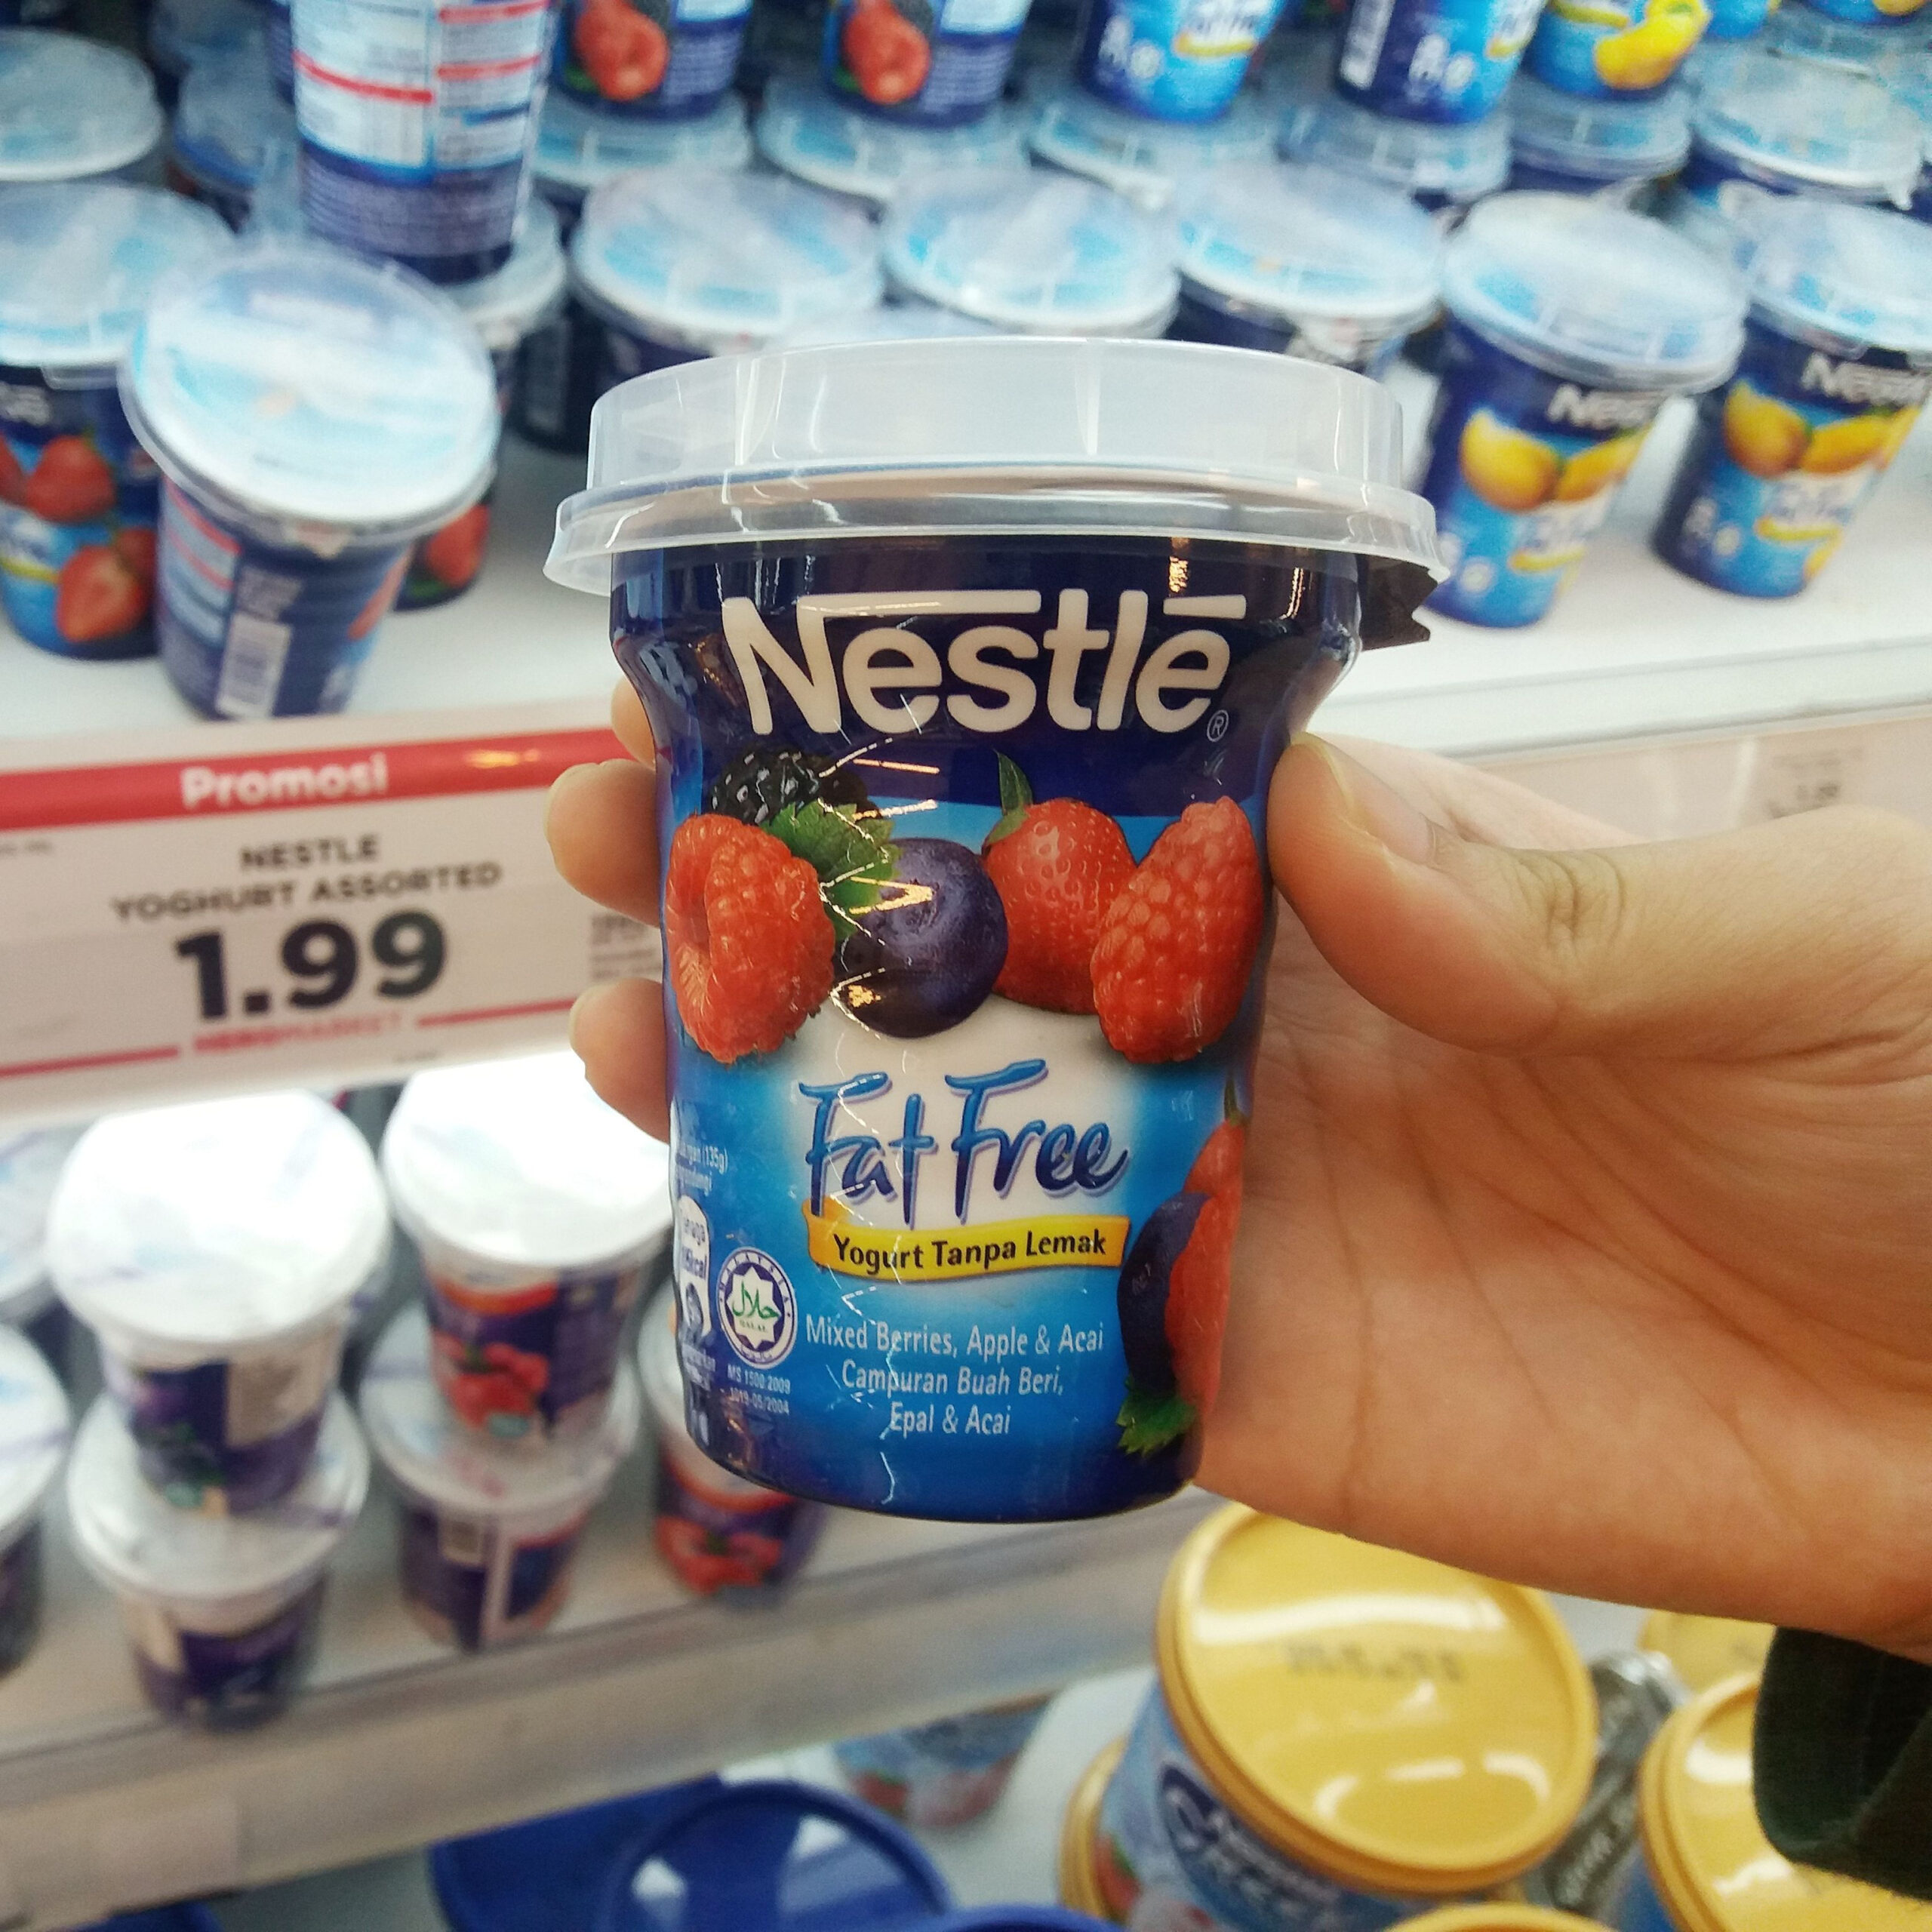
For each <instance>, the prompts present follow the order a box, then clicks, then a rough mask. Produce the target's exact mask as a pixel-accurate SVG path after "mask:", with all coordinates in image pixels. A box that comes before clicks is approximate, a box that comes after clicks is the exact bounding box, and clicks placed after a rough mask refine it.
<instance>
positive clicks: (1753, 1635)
mask: <svg viewBox="0 0 1932 1932" xmlns="http://www.w3.org/2000/svg"><path fill="white" fill-rule="evenodd" d="M1776 1634H1777V1633H1776V1632H1774V1630H1773V1629H1772V1628H1771V1626H1770V1625H1769V1624H1768V1623H1739V1622H1738V1621H1737V1620H1736V1619H1735V1618H1733V1617H1683V1616H1679V1615H1678V1614H1677V1613H1676V1612H1675V1611H1669V1610H1659V1611H1652V1612H1651V1616H1650V1617H1649V1619H1648V1620H1647V1622H1646V1623H1644V1630H1643V1634H1642V1635H1641V1636H1640V1637H1639V1638H1638V1639H1637V1646H1638V1649H1640V1650H1645V1651H1653V1652H1654V1653H1655V1654H1657V1656H1659V1657H1662V1658H1663V1659H1664V1660H1665V1661H1666V1663H1669V1666H1670V1667H1671V1669H1673V1670H1674V1671H1675V1672H1676V1673H1677V1675H1678V1681H1679V1682H1680V1683H1681V1684H1682V1685H1683V1686H1684V1689H1685V1690H1687V1691H1689V1692H1690V1694H1691V1695H1692V1696H1693V1697H1696V1696H1697V1694H1699V1693H1700V1692H1701V1691H1705V1690H1709V1688H1710V1687H1711V1686H1712V1684H1721V1683H1722V1682H1723V1681H1724V1679H1725V1678H1727V1677H1737V1676H1739V1675H1745V1674H1749V1675H1751V1676H1753V1677H1755V1676H1756V1675H1757V1674H1758V1672H1760V1671H1761V1670H1762V1669H1764V1656H1765V1653H1766V1652H1767V1651H1769V1650H1770V1647H1771V1638H1773V1636H1774V1635H1776Z"/></svg>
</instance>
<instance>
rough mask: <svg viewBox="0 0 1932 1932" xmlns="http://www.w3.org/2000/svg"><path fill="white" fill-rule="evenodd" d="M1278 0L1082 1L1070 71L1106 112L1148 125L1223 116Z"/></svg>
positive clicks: (1270, 26)
mask: <svg viewBox="0 0 1932 1932" xmlns="http://www.w3.org/2000/svg"><path fill="white" fill-rule="evenodd" d="M1281 4H1282V0H1088V8H1087V11H1086V15H1085V23H1084V28H1083V30H1082V32H1081V39H1080V46H1079V49H1078V52H1077V53H1076V54H1075V57H1074V71H1075V73H1076V74H1077V75H1078V77H1079V78H1080V81H1081V85H1084V87H1085V88H1087V90H1088V92H1089V93H1091V94H1097V95H1098V96H1099V97H1100V99H1101V100H1104V101H1106V102H1107V103H1109V106H1114V107H1118V108H1121V109H1124V111H1125V112H1128V113H1130V114H1140V115H1146V117H1147V118H1149V120H1153V121H1214V120H1218V119H1219V118H1220V116H1221V115H1223V114H1224V113H1226V112H1227V109H1228V107H1229V104H1230V103H1232V101H1233V100H1234V97H1235V94H1237V93H1238V92H1239V91H1240V88H1241V82H1242V81H1243V80H1244V79H1245V78H1247V63H1248V61H1249V60H1250V59H1251V57H1253V55H1254V50H1255V49H1256V48H1257V47H1259V46H1260V45H1261V43H1262V42H1263V41H1264V40H1266V38H1268V35H1269V32H1271V31H1272V29H1273V27H1274V25H1275V20H1277V19H1278V17H1279V16H1280V14H1281Z"/></svg>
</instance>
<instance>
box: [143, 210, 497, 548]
mask: <svg viewBox="0 0 1932 1932" xmlns="http://www.w3.org/2000/svg"><path fill="white" fill-rule="evenodd" d="M121 395H122V401H124V402H125V404H126V405H127V407H128V414H129V415H130V416H131V417H132V418H133V420H134V426H135V429H136V430H137V432H138V433H139V435H140V438H141V441H143V443H145V444H146V445H147V447H148V449H149V451H150V452H151V453H152V454H153V456H154V458H155V461H156V462H158V463H159V464H160V465H161V466H162V469H165V470H166V471H168V472H169V474H170V475H174V477H175V478H177V481H180V482H182V483H183V484H184V485H187V486H188V487H189V488H192V489H194V490H195V491H198V493H200V494H204V495H208V496H212V497H215V498H217V500H220V501H221V502H222V503H224V504H226V505H228V506H232V508H233V509H234V510H235V512H236V513H237V514H238V515H240V516H242V517H243V518H249V519H251V520H255V521H266V522H271V523H273V524H275V525H278V526H281V527H284V528H288V530H289V533H290V537H291V540H295V541H298V542H306V543H309V546H310V547H312V548H326V546H328V544H329V543H331V541H333V542H334V543H335V544H336V545H337V547H340V543H342V542H343V541H349V540H354V539H355V537H361V538H362V539H364V540H368V541H372V542H374V541H380V542H394V541H398V540H401V538H403V537H408V536H410V535H413V534H420V532H421V531H424V530H433V529H435V528H437V526H438V525H439V524H441V523H442V522H444V521H446V520H447V519H448V518H449V517H450V516H451V515H454V513H455V512H457V510H459V509H461V508H463V506H464V505H465V504H466V503H469V501H471V500H473V498H474V497H475V496H476V495H477V494H478V492H479V491H481V488H482V487H483V485H484V482H485V479H486V478H488V475H489V473H490V467H491V462H492V461H493V460H494V454H495V451H496V445H497V430H498V423H497V380H496V376H495V374H494V371H492V370H491V367H490V361H489V358H488V356H486V355H485V354H484V352H483V349H482V346H481V343H479V342H478V340H477V338H476V334H475V331H474V330H473V329H472V328H470V327H469V325H468V324H467V323H466V322H465V321H463V318H462V316H461V315H460V312H458V311H457V309H455V308H454V306H453V305H452V304H451V303H449V302H448V300H445V298H444V297H442V296H441V295H439V294H438V293H437V292H436V291H435V290H434V289H432V288H430V287H429V285H428V284H427V283H426V282H424V281H418V280H417V278H416V277H415V276H414V275H411V274H409V273H408V272H407V271H406V270H405V269H399V268H397V267H395V266H392V265H390V264H387V263H383V264H380V265H379V264H377V263H372V262H368V261H365V260H361V258H359V257H356V256H354V255H351V254H348V253H347V252H346V251H344V250H342V249H340V248H331V247H329V246H328V245H326V244H325V243H322V242H292V241H283V240H279V239H269V240H264V241H261V242H251V243H248V244H246V245H244V246H243V247H242V248H239V249H238V250H237V251H236V252H235V254H234V256H233V257H232V258H231V259H230V260H229V261H227V262H226V263H223V264H222V265H220V266H219V267H217V268H216V269H214V270H212V271H211V272H205V273H203V274H201V275H192V276H189V277H186V278H182V279H180V280H179V281H177V282H176V283H175V284H174V285H173V286H171V288H169V289H168V290H167V291H165V293H164V294H162V296H161V297H158V299H157V300H156V301H155V303H154V305H153V306H152V307H151V308H150V309H149V310H148V312H147V314H146V315H145V316H144V317H143V319H142V321H141V325H140V329H139V330H138V331H137V333H136V334H135V337H134V343H133V346H132V347H131V349H130V350H129V352H128V360H127V361H126V363H125V365H124V366H123V367H122V371H121ZM318 526H319V528H317V527H318Z"/></svg>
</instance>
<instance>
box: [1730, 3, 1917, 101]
mask: <svg viewBox="0 0 1932 1932" xmlns="http://www.w3.org/2000/svg"><path fill="white" fill-rule="evenodd" d="M1928 27H1932V23H1928V22H1927V20H1926V19H1925V18H1924V16H1923V15H1922V14H1900V15H1898V16H1897V17H1894V18H1893V19H1890V20H1839V19H1838V18H1837V17H1835V15H1832V14H1823V13H1820V12H1819V11H1817V8H1814V7H1810V6H1805V5H1793V6H1789V7H1786V6H1776V7H1774V8H1772V9H1771V13H1770V18H1769V19H1768V20H1766V22H1765V23H1764V36H1763V44H1764V48H1767V49H1768V50H1769V51H1771V52H1774V53H1777V54H1795V56H1796V57H1798V59H1800V60H1822V61H1824V62H1826V63H1828V64H1829V65H1830V66H1835V67H1851V68H1855V69H1857V70H1858V71H1859V72H1861V73H1866V74H1875V75H1877V76H1878V78H1880V79H1881V80H1883V81H1886V82H1890V81H1891V80H1892V79H1894V78H1896V77H1897V75H1900V74H1902V73H1903V72H1906V71H1908V70H1909V69H1912V68H1913V67H1915V66H1922V65H1923V64H1924V61H1925V60H1926V57H1927V52H1928V51H1932V32H1928V31H1927V29H1928Z"/></svg>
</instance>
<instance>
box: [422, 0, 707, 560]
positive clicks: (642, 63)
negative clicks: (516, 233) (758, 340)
mask: <svg viewBox="0 0 1932 1932" xmlns="http://www.w3.org/2000/svg"><path fill="white" fill-rule="evenodd" d="M571 46H572V47H573V48H574V49H575V51H576V53H577V57H578V59H579V60H581V61H582V62H583V65H584V69H585V71H586V72H587V73H588V74H589V76H590V78H591V79H592V81H593V82H595V84H596V86H597V91H598V93H600V94H602V95H603V96H604V97H605V100H626V101H628V100H642V99H643V98H644V97H645V95H646V94H655V93H656V92H657V90H658V88H660V87H662V86H663V84H664V75H665V72H666V69H667V68H668V67H669V65H670V61H671V43H670V42H669V39H668V38H666V35H665V32H664V29H663V28H662V27H661V26H659V25H658V24H657V22H656V21H655V20H653V19H651V17H650V16H649V15H648V14H642V13H640V12H638V10H637V9H636V8H635V7H632V6H631V5H629V0H587V4H586V5H585V7H584V8H583V11H582V12H581V13H580V14H578V16H577V26H576V28H575V29H574V32H572V34H571ZM445 581H448V580H447V579H446V580H445Z"/></svg>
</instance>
